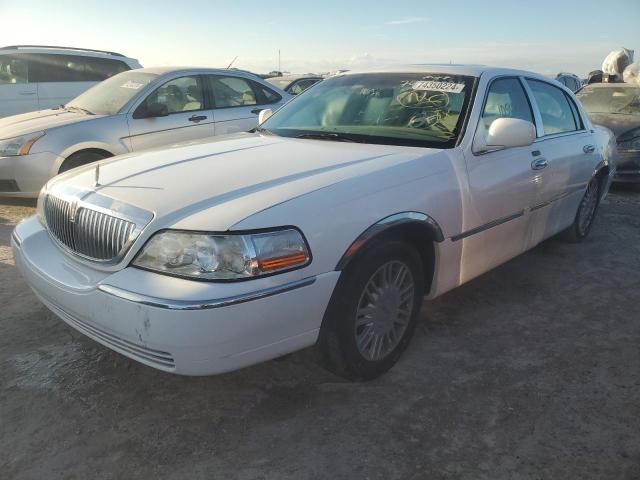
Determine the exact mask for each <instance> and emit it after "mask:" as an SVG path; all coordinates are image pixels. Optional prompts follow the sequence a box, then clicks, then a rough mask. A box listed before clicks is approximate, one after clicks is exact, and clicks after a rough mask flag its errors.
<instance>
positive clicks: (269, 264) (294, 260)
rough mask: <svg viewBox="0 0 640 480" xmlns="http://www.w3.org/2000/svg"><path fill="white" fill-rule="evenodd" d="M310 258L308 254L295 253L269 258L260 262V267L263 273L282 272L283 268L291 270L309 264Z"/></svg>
mask: <svg viewBox="0 0 640 480" xmlns="http://www.w3.org/2000/svg"><path fill="white" fill-rule="evenodd" d="M307 260H309V257H308V256H307V254H306V253H302V252H300V253H293V254H291V255H286V256H283V257H274V258H267V259H264V260H258V266H259V267H260V270H262V271H263V272H269V271H271V270H280V269H283V268H290V267H294V266H296V265H301V264H304V263H306V262H307Z"/></svg>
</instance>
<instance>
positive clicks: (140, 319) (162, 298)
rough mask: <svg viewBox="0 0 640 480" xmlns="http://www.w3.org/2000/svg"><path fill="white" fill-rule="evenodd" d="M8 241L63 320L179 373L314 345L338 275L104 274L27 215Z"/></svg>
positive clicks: (214, 369)
mask: <svg viewBox="0 0 640 480" xmlns="http://www.w3.org/2000/svg"><path fill="white" fill-rule="evenodd" d="M12 247H13V253H14V258H15V263H16V266H17V267H18V269H19V270H20V272H21V273H22V275H23V277H24V278H25V280H26V281H27V283H28V284H29V285H30V286H31V288H32V289H33V291H34V292H35V293H36V295H37V296H38V297H39V298H40V299H41V300H42V302H43V303H44V304H45V305H46V306H47V307H48V308H49V309H50V310H51V311H53V313H55V314H56V315H58V316H59V317H60V318H61V319H62V320H64V321H65V322H66V323H68V324H69V325H70V326H72V327H73V328H75V329H76V330H78V331H80V332H82V333H84V334H85V335H87V336H88V337H91V338H92V339H94V340H96V341H97V342H100V343H102V344H103V345H105V346H107V347H109V348H111V349H112V350H115V351H117V352H119V353H121V354H123V355H126V356H127V357H130V358H132V359H134V360H137V361H139V362H141V363H144V364H146V365H149V366H151V367H154V368H157V369H160V370H164V371H167V372H172V373H177V374H183V375H211V374H217V373H222V372H226V371H231V370H235V369H238V368H242V367H245V366H248V365H251V364H254V363H259V362H262V361H265V360H268V359H271V358H274V357H277V356H280V355H284V354H286V353H289V352H292V351H295V350H299V349H301V348H304V347H307V346H310V345H312V344H313V343H315V341H316V340H317V336H318V332H319V328H320V324H321V322H322V318H323V316H324V312H325V309H326V307H327V304H328V302H329V299H330V297H331V294H332V292H333V289H334V287H335V285H336V282H337V280H338V277H339V272H328V273H325V274H321V275H318V276H315V277H309V278H303V277H300V278H297V279H293V278H291V277H288V278H284V277H283V276H282V275H277V276H273V277H268V278H264V279H257V280H252V281H249V282H238V283H222V284H221V283H207V282H195V281H190V280H183V279H178V278H173V277H168V276H165V275H159V274H155V273H152V272H147V271H143V270H140V269H136V268H132V267H127V268H124V269H122V270H120V271H118V272H115V273H113V272H102V271H98V270H95V269H92V268H89V267H88V266H86V265H84V264H81V263H78V262H77V261H75V260H73V259H71V258H70V257H69V256H68V255H66V254H65V253H63V252H62V251H60V250H59V249H58V248H57V247H56V246H55V245H54V243H53V242H52V241H51V239H50V237H49V235H48V233H47V232H46V231H45V230H44V229H43V228H42V226H41V225H40V223H39V222H38V221H37V219H35V218H34V217H32V218H30V219H27V220H25V221H24V222H22V223H21V224H19V225H18V226H17V227H16V230H15V231H14V235H13V237H12ZM301 272H302V271H297V273H298V275H301ZM290 273H295V272H290ZM284 275H286V274H284ZM278 277H283V278H280V279H278ZM168 292H171V297H170V298H167V297H168V295H167V293H168Z"/></svg>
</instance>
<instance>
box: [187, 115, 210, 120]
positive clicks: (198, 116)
mask: <svg viewBox="0 0 640 480" xmlns="http://www.w3.org/2000/svg"><path fill="white" fill-rule="evenodd" d="M206 119H207V116H206V115H194V116H192V117H191V118H189V121H190V122H199V121H201V120H206Z"/></svg>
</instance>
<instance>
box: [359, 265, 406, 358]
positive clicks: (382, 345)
mask: <svg viewBox="0 0 640 480" xmlns="http://www.w3.org/2000/svg"><path fill="white" fill-rule="evenodd" d="M414 291H415V282H414V278H413V275H412V274H411V270H410V269H409V267H408V266H407V265H405V264H404V263H402V262H400V261H397V260H394V261H390V262H387V263H385V264H383V265H382V266H381V267H380V268H378V269H377V270H376V271H375V273H374V274H373V275H372V276H371V278H369V281H368V282H367V284H366V285H365V287H364V290H363V292H362V294H361V296H360V301H359V302H358V309H357V311H356V321H355V335H356V344H357V347H358V351H359V352H360V354H361V355H362V356H363V357H364V358H365V359H367V360H369V361H377V360H381V359H382V358H384V357H386V356H387V355H389V354H390V353H391V352H392V351H393V350H394V349H395V348H396V347H397V345H398V344H399V343H400V341H401V340H402V337H403V334H404V332H405V330H406V329H407V326H408V325H409V321H410V319H411V311H412V308H413V297H414Z"/></svg>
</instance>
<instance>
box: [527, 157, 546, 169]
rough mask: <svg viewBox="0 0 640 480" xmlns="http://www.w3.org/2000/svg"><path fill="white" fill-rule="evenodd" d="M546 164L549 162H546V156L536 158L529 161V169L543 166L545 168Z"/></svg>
mask: <svg viewBox="0 0 640 480" xmlns="http://www.w3.org/2000/svg"><path fill="white" fill-rule="evenodd" d="M547 165H549V162H547V159H546V158H538V159H537V160H534V161H533V162H531V169H532V170H542V169H543V168H546V166H547Z"/></svg>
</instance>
